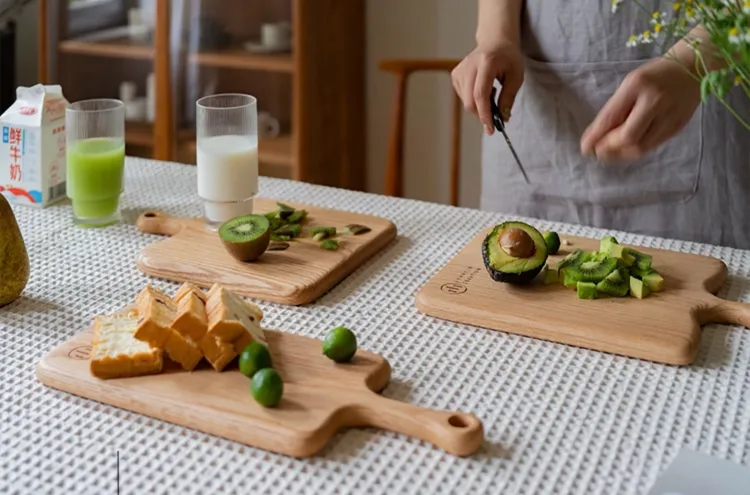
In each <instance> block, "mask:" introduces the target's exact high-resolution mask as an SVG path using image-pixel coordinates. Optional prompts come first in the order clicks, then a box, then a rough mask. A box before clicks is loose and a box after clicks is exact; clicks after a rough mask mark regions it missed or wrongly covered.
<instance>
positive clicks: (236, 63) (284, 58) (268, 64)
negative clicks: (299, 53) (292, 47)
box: [188, 48, 294, 73]
mask: <svg viewBox="0 0 750 495" xmlns="http://www.w3.org/2000/svg"><path fill="white" fill-rule="evenodd" d="M188 60H190V62H192V63H195V64H200V65H204V66H206V67H219V68H227V69H254V70H266V71H278V72H290V73H291V72H294V58H293V57H292V56H291V55H286V54H284V55H265V54H255V53H251V52H248V51H247V50H244V49H242V48H234V49H226V50H220V51H206V52H198V53H192V54H190V55H189V57H188Z"/></svg>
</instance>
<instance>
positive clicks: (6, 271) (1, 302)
mask: <svg viewBox="0 0 750 495" xmlns="http://www.w3.org/2000/svg"><path fill="white" fill-rule="evenodd" d="M28 281H29V255H28V253H27V252H26V244H25V243H24V242H23V236H22V235H21V230H20V229H19V228H18V223H17V222H16V216H15V215H14V214H13V210H12V209H11V207H10V204H9V203H8V200H7V199H5V196H3V195H2V194H0V308H1V307H3V306H5V305H8V304H10V303H12V302H13V301H15V300H16V299H18V298H19V297H20V296H21V293H22V292H23V290H24V289H25V288H26V284H27V283H28Z"/></svg>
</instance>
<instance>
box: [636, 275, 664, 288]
mask: <svg viewBox="0 0 750 495" xmlns="http://www.w3.org/2000/svg"><path fill="white" fill-rule="evenodd" d="M641 280H643V283H644V284H645V285H646V287H648V288H649V290H650V291H651V292H660V291H661V290H662V289H663V288H664V278H662V276H661V275H659V273H657V272H656V270H652V271H651V273H648V274H646V275H644V276H643V278H642V279H641Z"/></svg>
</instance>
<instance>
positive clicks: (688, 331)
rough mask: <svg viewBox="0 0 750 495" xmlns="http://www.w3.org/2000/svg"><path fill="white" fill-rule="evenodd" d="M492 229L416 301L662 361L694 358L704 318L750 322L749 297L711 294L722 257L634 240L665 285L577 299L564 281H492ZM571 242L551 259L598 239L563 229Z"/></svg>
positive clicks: (422, 306) (481, 321)
mask: <svg viewBox="0 0 750 495" xmlns="http://www.w3.org/2000/svg"><path fill="white" fill-rule="evenodd" d="M490 230H491V229H489V228H488V229H486V230H484V231H482V232H480V233H479V234H477V236H476V237H474V239H472V240H471V241H470V242H469V244H468V245H467V246H466V247H465V248H464V249H463V250H461V251H460V252H459V253H458V254H457V255H456V256H455V257H454V258H453V259H452V260H450V261H449V262H448V264H447V265H446V266H444V267H443V268H442V269H441V270H440V271H439V272H438V273H436V274H435V275H434V276H433V277H432V278H431V279H430V280H429V281H428V282H427V284H426V285H425V286H424V287H422V289H420V291H419V292H418V293H417V296H416V305H417V308H418V309H419V310H420V311H422V312H423V313H425V314H428V315H431V316H435V317H438V318H441V319H445V320H450V321H454V322H457V323H465V324H470V325H476V326H480V327H484V328H489V329H492V330H500V331H504V332H509V333H515V334H519V335H525V336H528V337H534V338H538V339H544V340H550V341H553V342H559V343H562V344H569V345H574V346H578V347H584V348H589V349H594V350H598V351H604V352H610V353H613V354H620V355H624V356H629V357H634V358H641V359H646V360H650V361H656V362H662V363H667V364H677V365H685V364H690V363H692V362H693V360H694V359H695V356H696V353H697V351H698V346H699V344H700V336H701V328H700V327H701V325H704V324H707V323H733V324H740V325H743V326H746V327H750V304H743V303H739V302H733V301H726V300H724V299H721V298H718V297H716V296H715V295H714V294H715V293H716V292H718V290H719V289H720V288H721V286H722V285H723V283H724V281H725V280H726V276H727V267H726V265H725V264H724V263H723V262H722V261H721V260H719V259H716V258H711V257H707V256H700V255H695V254H688V253H680V252H674V251H665V250H660V249H652V248H645V247H640V246H632V247H634V248H636V249H638V250H639V251H642V252H644V253H648V254H651V255H652V256H653V267H654V269H655V270H657V271H658V272H659V273H660V274H661V275H662V277H663V278H664V289H663V291H661V292H657V293H652V294H651V295H649V296H648V297H646V298H644V299H636V298H634V297H631V296H628V297H623V298H617V297H602V298H600V299H596V300H583V299H579V298H578V297H577V295H576V291H575V290H574V289H570V288H566V287H564V286H563V285H562V284H561V283H557V284H552V285H544V284H542V282H541V280H540V279H541V276H540V277H537V278H536V279H535V280H534V281H533V283H532V284H530V285H528V286H514V285H509V284H505V283H501V282H495V281H493V280H492V279H491V278H490V276H489V274H488V273H487V271H486V269H485V267H484V263H483V261H482V252H481V244H482V241H483V239H484V237H485V235H486V234H487V233H488V232H489V231H490ZM561 239H567V240H568V241H569V243H570V245H569V246H562V248H561V249H560V252H559V253H558V254H557V255H555V256H550V257H549V263H550V265H551V266H555V265H556V264H557V263H558V262H559V261H560V260H561V259H562V258H563V257H564V256H565V255H566V254H568V253H570V252H571V251H572V250H573V249H576V248H581V249H584V250H587V251H590V250H596V249H598V247H599V240H598V239H589V238H583V237H573V236H561Z"/></svg>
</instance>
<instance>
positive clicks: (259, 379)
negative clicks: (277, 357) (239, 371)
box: [250, 368, 284, 407]
mask: <svg viewBox="0 0 750 495" xmlns="http://www.w3.org/2000/svg"><path fill="white" fill-rule="evenodd" d="M250 392H251V393H252V395H253V399H255V401H256V402H257V403H258V404H260V405H261V406H263V407H273V406H275V405H276V404H278V403H279V401H280V400H281V396H282V394H283V393H284V382H283V381H281V376H280V375H279V373H278V372H277V371H276V370H275V369H273V368H263V369H261V370H258V371H256V372H255V374H254V375H253V379H252V383H251V384H250Z"/></svg>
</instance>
